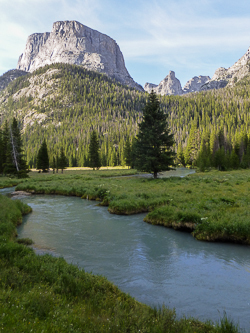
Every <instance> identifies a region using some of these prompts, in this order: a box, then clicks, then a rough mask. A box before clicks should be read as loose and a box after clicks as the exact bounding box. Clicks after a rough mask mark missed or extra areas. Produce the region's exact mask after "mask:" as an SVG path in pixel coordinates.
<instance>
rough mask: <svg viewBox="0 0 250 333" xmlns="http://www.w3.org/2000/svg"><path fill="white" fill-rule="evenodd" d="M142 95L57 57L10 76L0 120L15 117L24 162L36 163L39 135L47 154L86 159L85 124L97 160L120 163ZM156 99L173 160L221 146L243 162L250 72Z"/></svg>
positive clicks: (0, 96) (249, 125) (188, 159)
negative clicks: (216, 85)
mask: <svg viewBox="0 0 250 333" xmlns="http://www.w3.org/2000/svg"><path fill="white" fill-rule="evenodd" d="M147 99H148V94H146V93H144V92H140V91H138V90H135V89H132V88H129V87H127V86H124V85H122V84H119V83H118V82H117V81H116V80H114V79H113V80H112V79H110V78H109V77H108V76H107V75H103V74H100V73H97V72H93V71H89V70H86V69H84V68H83V67H81V66H76V65H69V64H62V63H58V64H52V65H46V66H44V67H41V68H39V69H37V70H36V71H34V72H32V73H28V74H27V75H25V76H21V77H19V78H17V79H16V80H14V81H13V82H11V83H10V84H9V85H8V87H7V88H6V89H5V90H4V91H2V92H1V93H0V114H1V122H2V124H4V122H5V120H10V119H12V117H13V116H15V117H16V118H17V120H18V123H19V126H20V129H21V133H22V138H23V143H24V147H25V151H26V155H27V162H28V164H29V165H30V167H35V165H36V156H37V153H38V150H39V148H40V146H41V143H42V141H43V139H45V140H46V142H47V146H48V151H49V155H50V159H52V158H53V155H54V156H55V155H56V154H58V152H59V151H60V148H61V147H63V149H64V153H65V155H66V157H67V158H68V160H69V165H70V166H86V165H87V158H88V157H87V156H88V147H89V142H90V135H91V133H92V131H93V130H96V132H97V133H98V137H99V142H100V153H101V161H102V165H104V166H105V165H109V166H114V165H117V164H122V165H124V163H125V162H124V147H125V142H126V140H127V138H129V139H130V143H132V140H133V138H134V137H135V135H136V133H137V131H138V123H139V122H140V121H141V119H142V110H143V107H144V106H145V103H146V101H147ZM159 100H160V103H161V108H162V109H163V110H164V111H165V112H167V113H168V114H169V118H168V121H169V127H170V128H171V130H172V132H173V133H174V139H175V142H176V145H175V150H176V151H177V157H178V160H179V161H180V160H181V161H183V158H184V159H185V163H191V164H195V163H196V162H195V161H196V159H198V156H199V155H198V154H199V153H200V152H201V151H202V149H203V150H204V149H207V152H206V154H207V155H206V156H210V157H209V158H210V161H211V163H213V161H215V160H216V159H215V157H216V156H217V155H218V154H224V152H225V153H226V154H227V155H226V158H227V160H228V159H230V158H231V157H230V156H231V155H230V154H233V155H232V156H233V158H234V161H236V159H235V157H236V158H237V161H238V162H237V161H236V162H237V163H236V164H237V165H239V163H240V162H241V163H243V162H244V163H243V164H242V167H245V166H246V165H248V160H246V157H247V156H248V155H249V156H250V138H249V135H248V133H250V113H249V109H250V75H247V76H245V77H244V78H243V79H241V80H240V81H238V82H237V83H236V84H235V85H234V86H233V87H230V86H228V87H226V88H224V89H217V90H210V91H201V92H196V93H189V94H184V95H181V96H174V95H172V96H161V95H159ZM247 149H248V150H247ZM248 151H249V154H248ZM216 154H217V155H216ZM235 154H236V155H237V156H238V157H237V156H236V155H235ZM247 154H248V155H247ZM218 156H219V155H218ZM218 156H217V157H218ZM220 156H221V155H220ZM217 157H216V158H217ZM247 158H248V157H247ZM205 163H207V162H206V161H205ZM249 166H250V158H249Z"/></svg>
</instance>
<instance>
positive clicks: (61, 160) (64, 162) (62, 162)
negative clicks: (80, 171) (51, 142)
mask: <svg viewBox="0 0 250 333" xmlns="http://www.w3.org/2000/svg"><path fill="white" fill-rule="evenodd" d="M58 163H59V164H58V169H61V170H62V173H63V170H64V169H66V166H67V165H68V160H67V157H66V156H65V154H64V151H63V148H62V147H61V148H60V156H59V159H58Z"/></svg>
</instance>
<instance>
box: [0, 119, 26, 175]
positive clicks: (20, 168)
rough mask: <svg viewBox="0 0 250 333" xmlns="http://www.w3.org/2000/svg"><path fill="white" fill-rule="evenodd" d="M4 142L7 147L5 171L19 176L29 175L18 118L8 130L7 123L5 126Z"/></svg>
mask: <svg viewBox="0 0 250 333" xmlns="http://www.w3.org/2000/svg"><path fill="white" fill-rule="evenodd" d="M3 144H4V146H5V147H6V148H5V149H6V150H5V156H4V159H5V162H4V173H5V174H14V175H16V176H18V177H19V178H24V177H28V171H29V170H28V165H27V162H26V160H25V157H24V154H23V144H22V140H21V133H20V130H19V127H18V123H17V120H16V118H13V121H12V124H11V126H10V127H9V131H7V123H6V125H5V128H4V136H3Z"/></svg>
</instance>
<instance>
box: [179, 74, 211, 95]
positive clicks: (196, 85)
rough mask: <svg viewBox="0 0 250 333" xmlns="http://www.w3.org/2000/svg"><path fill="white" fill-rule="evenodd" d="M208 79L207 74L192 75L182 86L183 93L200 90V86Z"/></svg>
mask: <svg viewBox="0 0 250 333" xmlns="http://www.w3.org/2000/svg"><path fill="white" fill-rule="evenodd" d="M209 80H210V77H209V76H203V75H199V76H194V77H193V78H192V79H190V80H189V81H188V82H187V83H186V84H185V86H184V87H183V93H184V94H186V93H190V92H194V91H200V89H201V87H202V86H203V85H204V84H205V83H206V82H207V81H209Z"/></svg>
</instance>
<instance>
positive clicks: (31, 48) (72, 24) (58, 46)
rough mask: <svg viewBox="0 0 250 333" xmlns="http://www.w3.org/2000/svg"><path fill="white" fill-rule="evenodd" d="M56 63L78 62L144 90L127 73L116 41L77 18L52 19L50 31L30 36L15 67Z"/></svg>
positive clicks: (25, 69) (30, 67)
mask: <svg viewBox="0 0 250 333" xmlns="http://www.w3.org/2000/svg"><path fill="white" fill-rule="evenodd" d="M57 62H60V63H67V64H75V65H81V66H83V67H84V68H87V69H89V70H93V71H97V72H99V73H105V74H107V75H108V76H109V77H111V78H114V79H116V80H117V81H119V82H121V83H122V84H126V85H128V86H130V87H133V88H136V89H138V90H143V88H142V87H141V86H140V85H139V84H137V83H136V82H135V81H134V80H133V79H132V78H131V76H130V75H129V73H128V71H127V69H126V67H125V63H124V58H123V55H122V52H121V51H120V48H119V46H118V45H117V43H116V42H115V41H114V40H113V39H112V38H110V37H109V36H107V35H104V34H102V33H100V32H98V31H96V30H93V29H91V28H88V27H86V26H84V25H83V24H81V23H79V22H76V21H59V22H55V23H54V24H53V28H52V31H51V32H50V33H49V32H45V33H35V34H32V35H30V36H29V37H28V40H27V43H26V47H25V50H24V52H23V54H21V56H20V57H19V60H18V64H17V69H20V70H23V71H27V72H33V71H34V70H36V69H37V68H39V67H42V66H45V65H49V64H52V63H57Z"/></svg>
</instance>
